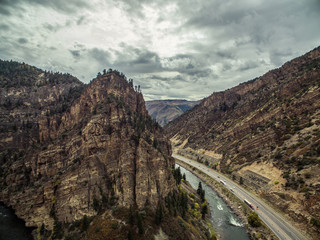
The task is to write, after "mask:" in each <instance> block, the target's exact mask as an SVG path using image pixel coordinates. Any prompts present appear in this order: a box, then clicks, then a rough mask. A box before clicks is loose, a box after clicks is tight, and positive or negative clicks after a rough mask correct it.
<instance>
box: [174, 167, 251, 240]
mask: <svg viewBox="0 0 320 240" xmlns="http://www.w3.org/2000/svg"><path fill="white" fill-rule="evenodd" d="M176 167H180V170H181V174H182V175H183V174H186V180H187V181H188V182H189V183H190V184H191V186H192V187H193V188H194V189H197V188H198V185H199V182H201V184H202V188H203V189H204V190H205V197H206V199H207V201H208V203H209V205H210V211H211V222H212V225H213V227H214V229H215V230H216V231H217V233H218V234H219V235H220V236H221V239H227V240H249V236H248V234H247V232H246V228H245V227H244V226H243V225H242V223H241V221H240V219H239V218H238V217H237V215H235V214H234V213H233V212H232V210H231V209H230V208H229V207H228V206H227V205H226V203H225V202H224V201H223V200H222V199H221V198H220V197H219V196H218V194H217V193H216V192H215V191H213V190H212V188H211V187H209V186H208V185H207V184H206V183H205V182H203V181H201V180H200V179H199V178H198V177H197V176H196V175H194V174H193V173H191V172H190V171H188V170H186V169H185V168H183V167H181V166H179V165H177V164H176Z"/></svg>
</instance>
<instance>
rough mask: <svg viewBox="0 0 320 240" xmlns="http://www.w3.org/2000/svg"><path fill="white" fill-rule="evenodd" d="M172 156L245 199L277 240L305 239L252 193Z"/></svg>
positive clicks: (179, 157)
mask: <svg viewBox="0 0 320 240" xmlns="http://www.w3.org/2000/svg"><path fill="white" fill-rule="evenodd" d="M172 156H173V157H174V158H176V159H178V160H180V161H182V162H185V163H188V164H189V165H191V166H193V167H195V168H197V169H199V170H201V171H202V172H204V173H206V174H207V175H208V176H210V177H211V178H213V179H215V180H217V181H223V184H224V185H225V186H226V187H227V188H228V189H230V191H232V192H233V194H234V195H236V196H237V197H238V198H239V199H240V200H242V201H244V199H246V200H247V201H248V202H250V203H251V204H252V205H253V207H254V209H255V211H256V212H257V213H258V215H259V217H260V218H261V220H262V221H263V222H264V223H265V224H266V225H267V226H268V227H269V228H270V229H271V230H272V231H273V232H274V233H275V235H277V237H278V238H279V239H281V240H282V239H286V240H288V239H294V240H302V239H306V238H305V237H304V236H303V235H302V234H301V233H300V232H299V231H298V230H297V229H296V228H294V227H293V226H292V225H291V224H290V223H288V222H287V221H286V220H285V219H284V218H283V217H282V216H281V215H280V214H279V213H277V212H276V211H275V210H273V209H272V208H271V207H269V206H268V205H267V204H266V203H264V202H263V201H261V200H260V199H259V198H258V197H256V196H255V195H253V194H252V193H250V192H248V191H247V190H245V189H244V188H243V187H241V186H239V185H238V184H237V183H235V182H234V181H232V180H230V179H229V178H226V177H225V176H223V175H222V174H221V173H219V172H217V171H215V170H213V169H210V168H207V167H206V166H205V165H203V164H201V163H198V162H196V161H193V160H190V159H188V158H186V157H183V156H180V155H177V154H172Z"/></svg>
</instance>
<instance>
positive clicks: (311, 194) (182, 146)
mask: <svg viewBox="0 0 320 240" xmlns="http://www.w3.org/2000/svg"><path fill="white" fill-rule="evenodd" d="M165 131H166V133H167V135H168V136H169V137H170V138H171V141H172V144H173V146H174V147H175V151H177V152H179V153H180V154H183V155H186V156H189V157H191V158H194V159H197V160H198V161H206V162H207V163H208V164H210V165H211V167H214V168H216V169H218V170H220V171H222V172H224V173H226V174H229V175H230V176H231V175H232V177H233V178H234V179H236V180H238V181H240V179H241V182H243V183H244V184H245V185H247V187H248V188H251V189H252V190H253V191H256V192H257V193H258V194H260V195H261V196H262V197H264V198H265V199H267V200H268V201H270V202H271V203H272V204H273V205H275V206H276V207H278V208H279V209H280V210H282V211H284V212H285V213H286V214H287V215H288V216H290V217H291V219H293V221H294V222H296V223H300V224H301V228H303V229H304V230H305V229H308V231H309V232H310V234H312V235H313V236H315V235H317V236H319V233H320V220H319V219H320V196H319V192H320V175H319V174H318V172H319V171H320V166H319V164H320V47H318V48H316V49H314V50H312V51H310V52H309V53H307V54H305V55H303V56H301V57H298V58H296V59H294V60H292V61H290V62H287V63H285V64H284V65H283V66H282V67H280V68H278V69H275V70H272V71H269V72H268V73H266V74H264V75H263V76H261V77H258V78H256V79H253V80H251V81H249V82H246V83H243V84H240V85H238V86H236V87H234V88H231V89H228V90H226V91H223V92H216V93H213V94H212V95H211V96H209V97H207V98H205V99H203V100H202V102H201V103H200V104H199V105H197V106H196V107H194V108H193V109H192V110H190V111H188V112H186V113H185V114H183V115H181V116H180V117H178V118H177V119H175V120H174V121H172V122H170V123H169V124H168V125H167V126H166V127H165ZM307 225H308V227H307V228H306V226H307Z"/></svg>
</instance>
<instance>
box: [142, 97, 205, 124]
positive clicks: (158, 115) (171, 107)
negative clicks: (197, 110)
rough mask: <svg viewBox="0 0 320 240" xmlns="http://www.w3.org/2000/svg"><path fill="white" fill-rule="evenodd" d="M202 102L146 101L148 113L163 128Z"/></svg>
mask: <svg viewBox="0 0 320 240" xmlns="http://www.w3.org/2000/svg"><path fill="white" fill-rule="evenodd" d="M199 102H200V101H187V100H153V101H146V108H147V111H148V113H149V114H150V115H151V117H152V118H153V119H155V120H156V121H157V122H158V123H159V124H160V125H161V126H162V127H163V126H165V125H166V124H167V123H168V122H170V121H172V120H174V119H176V118H177V117H179V116H180V115H181V114H183V113H184V112H186V111H188V110H189V109H191V108H193V107H194V106H195V105H197V104H199Z"/></svg>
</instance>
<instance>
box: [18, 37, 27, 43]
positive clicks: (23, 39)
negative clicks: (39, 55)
mask: <svg viewBox="0 0 320 240" xmlns="http://www.w3.org/2000/svg"><path fill="white" fill-rule="evenodd" d="M27 42H28V39H26V38H19V39H18V43H20V44H26V43H27Z"/></svg>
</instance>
